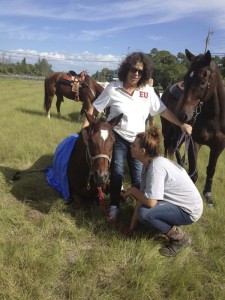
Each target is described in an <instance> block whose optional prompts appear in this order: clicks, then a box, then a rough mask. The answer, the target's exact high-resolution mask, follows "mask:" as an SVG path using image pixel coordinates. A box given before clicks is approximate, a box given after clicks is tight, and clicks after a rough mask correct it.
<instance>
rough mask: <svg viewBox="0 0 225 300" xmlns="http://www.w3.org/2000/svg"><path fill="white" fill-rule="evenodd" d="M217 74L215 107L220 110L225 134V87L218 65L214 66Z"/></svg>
mask: <svg viewBox="0 0 225 300" xmlns="http://www.w3.org/2000/svg"><path fill="white" fill-rule="evenodd" d="M213 69H214V72H215V81H216V82H215V85H216V86H215V91H214V105H215V106H216V107H215V109H216V110H218V114H219V116H218V117H219V119H220V127H221V131H222V132H223V133H224V134H225V88H224V86H223V80H222V77H221V75H220V71H219V68H218V66H217V65H216V64H214V65H213Z"/></svg>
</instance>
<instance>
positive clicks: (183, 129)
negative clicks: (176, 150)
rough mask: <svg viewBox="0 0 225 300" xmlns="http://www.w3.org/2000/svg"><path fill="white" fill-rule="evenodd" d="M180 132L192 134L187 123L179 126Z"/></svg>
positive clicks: (190, 127)
mask: <svg viewBox="0 0 225 300" xmlns="http://www.w3.org/2000/svg"><path fill="white" fill-rule="evenodd" d="M180 128H181V130H182V132H186V133H187V134H189V135H191V134H192V126H191V125H189V124H187V123H183V124H182V125H181V126H180Z"/></svg>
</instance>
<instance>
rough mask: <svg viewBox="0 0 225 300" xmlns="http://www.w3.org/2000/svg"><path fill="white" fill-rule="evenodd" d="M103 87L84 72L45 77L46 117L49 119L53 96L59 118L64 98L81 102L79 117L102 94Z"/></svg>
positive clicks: (57, 73)
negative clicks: (55, 98)
mask: <svg viewBox="0 0 225 300" xmlns="http://www.w3.org/2000/svg"><path fill="white" fill-rule="evenodd" d="M103 89H104V88H103V87H102V86H101V85H100V84H98V83H97V82H96V81H95V80H94V79H93V78H92V77H90V76H89V75H88V74H87V73H86V72H85V71H83V72H81V73H80V74H79V75H77V74H76V73H75V72H73V71H70V72H69V73H63V72H56V73H53V74H52V75H49V76H48V77H46V79H45V82H44V90H45V97H44V108H45V111H46V115H47V116H48V118H49V119H50V109H51V104H52V101H53V98H54V96H55V95H56V97H57V100H56V109H57V113H58V116H60V106H61V102H63V101H64V97H66V98H68V99H71V100H74V101H81V102H82V108H81V112H80V115H82V114H83V112H84V110H89V109H90V108H91V106H92V103H93V102H94V100H95V99H96V98H97V97H98V96H99V95H100V94H101V93H102V91H103Z"/></svg>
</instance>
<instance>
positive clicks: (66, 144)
mask: <svg viewBox="0 0 225 300" xmlns="http://www.w3.org/2000/svg"><path fill="white" fill-rule="evenodd" d="M78 137H79V135H78V134H72V135H70V136H68V137H67V138H65V139H64V140H63V141H62V142H61V143H60V144H59V145H58V147H57V148H56V151H55V155H54V160H53V166H51V167H48V168H47V169H46V170H45V175H46V180H47V182H48V183H49V185H50V186H51V187H53V188H54V189H56V190H57V191H58V192H60V194H61V195H62V196H63V198H64V200H65V201H68V200H69V199H70V192H69V182H68V177H67V165H68V161H69V158H70V155H71V152H72V150H73V147H74V144H75V141H76V140H77V138H78Z"/></svg>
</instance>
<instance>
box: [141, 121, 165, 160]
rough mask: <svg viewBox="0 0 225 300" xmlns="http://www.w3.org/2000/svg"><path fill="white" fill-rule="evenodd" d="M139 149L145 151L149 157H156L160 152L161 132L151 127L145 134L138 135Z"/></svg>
mask: <svg viewBox="0 0 225 300" xmlns="http://www.w3.org/2000/svg"><path fill="white" fill-rule="evenodd" d="M136 137H137V138H139V139H140V143H139V144H140V147H141V148H144V149H145V150H146V154H147V155H149V156H150V157H156V156H159V155H160V152H161V132H160V130H159V128H158V127H155V126H152V127H151V128H150V129H149V130H148V131H147V132H141V133H138V134H137V136H136Z"/></svg>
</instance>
